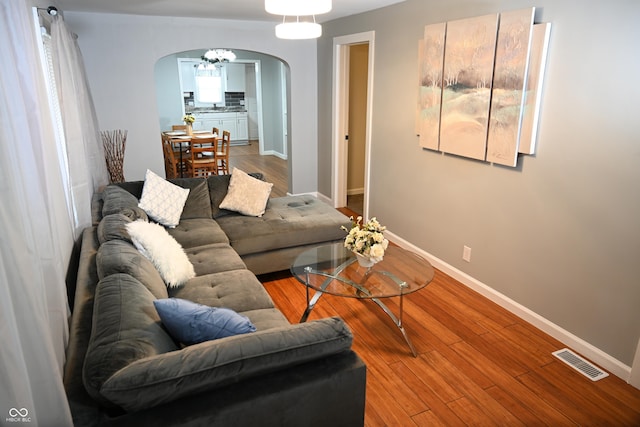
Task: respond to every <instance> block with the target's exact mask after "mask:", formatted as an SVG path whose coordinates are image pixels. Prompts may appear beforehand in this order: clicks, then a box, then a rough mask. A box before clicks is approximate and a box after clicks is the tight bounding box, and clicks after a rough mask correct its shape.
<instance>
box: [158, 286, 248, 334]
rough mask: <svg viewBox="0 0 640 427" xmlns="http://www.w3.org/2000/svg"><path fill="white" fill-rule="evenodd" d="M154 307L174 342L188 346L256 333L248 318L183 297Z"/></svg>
mask: <svg viewBox="0 0 640 427" xmlns="http://www.w3.org/2000/svg"><path fill="white" fill-rule="evenodd" d="M153 305H154V306H155V307H156V310H157V311H158V314H159V315H160V320H161V321H162V324H163V325H164V327H165V328H166V329H167V331H169V334H170V335H171V336H172V337H173V339H174V340H176V341H178V342H181V343H183V344H186V345H193V344H198V343H201V342H204V341H210V340H215V339H219V338H225V337H232V336H234V335H240V334H247V333H249V332H255V330H256V327H255V326H254V325H253V323H251V320H249V318H248V317H246V316H243V315H241V314H238V313H236V312H235V311H233V310H231V309H230V308H225V307H209V306H206V305H203V304H198V303H197V302H193V301H189V300H186V299H181V298H165V299H159V300H155V301H154V302H153Z"/></svg>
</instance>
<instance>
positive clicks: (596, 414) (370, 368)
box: [230, 143, 640, 427]
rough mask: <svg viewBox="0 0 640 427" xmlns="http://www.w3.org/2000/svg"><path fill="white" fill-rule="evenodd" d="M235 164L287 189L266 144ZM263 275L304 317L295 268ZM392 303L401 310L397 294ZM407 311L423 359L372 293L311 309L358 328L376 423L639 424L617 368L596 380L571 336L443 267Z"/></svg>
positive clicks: (635, 398) (368, 420)
mask: <svg viewBox="0 0 640 427" xmlns="http://www.w3.org/2000/svg"><path fill="white" fill-rule="evenodd" d="M230 163H231V166H232V167H233V166H237V167H238V168H240V169H242V170H245V171H247V172H252V171H260V172H263V173H264V174H265V177H266V178H267V180H268V181H269V182H273V183H274V188H273V192H272V193H273V195H274V196H275V197H277V196H280V195H284V194H286V192H287V165H286V163H287V162H286V161H285V160H282V159H279V158H277V157H275V156H259V155H258V148H257V143H253V144H252V145H250V146H238V147H232V150H231V159H230ZM339 210H340V211H342V212H343V213H345V214H346V215H347V216H350V215H355V216H357V214H356V213H355V212H353V211H351V210H349V209H348V208H342V209H339ZM260 279H261V281H262V282H263V283H264V285H265V287H266V289H267V291H268V292H269V293H270V294H271V296H272V298H273V300H274V302H275V304H276V305H277V306H278V307H279V308H280V309H281V310H282V312H283V313H284V314H285V316H287V318H288V319H289V321H291V322H293V323H296V322H298V321H299V319H300V316H301V315H302V312H303V311H304V308H305V304H306V302H305V288H304V286H303V285H302V284H300V283H299V282H298V281H297V280H296V279H294V278H293V277H291V276H290V275H289V274H288V273H286V272H284V273H278V274H273V275H265V276H261V277H260ZM385 303H387V305H388V306H389V307H390V308H391V310H392V311H394V312H395V313H397V312H398V305H397V301H396V299H391V300H386V301H385ZM404 310H405V311H404V315H405V318H404V326H405V328H406V330H407V333H408V334H409V336H410V338H411V340H412V342H413V344H414V345H415V347H416V350H417V351H418V357H417V358H414V357H413V356H412V355H411V353H410V350H409V348H408V346H407V344H406V343H405V341H404V340H403V339H402V336H401V334H400V331H398V329H397V328H396V326H395V325H394V324H393V323H392V322H391V320H390V319H389V318H388V317H387V316H386V314H384V313H383V312H382V310H380V309H379V307H377V306H375V304H373V303H372V302H371V301H366V300H355V299H348V298H339V297H333V296H331V295H324V296H323V297H322V299H321V300H320V301H319V302H318V305H317V306H316V307H315V309H314V311H313V312H312V313H311V315H310V317H309V320H313V319H318V318H323V317H328V316H340V317H342V318H343V319H344V320H345V321H346V322H347V324H348V325H349V327H350V328H351V330H352V331H353V334H354V342H353V348H354V349H355V351H356V352H357V353H358V354H359V355H360V357H361V358H362V359H363V360H364V362H365V363H366V365H367V403H366V413H365V425H366V426H367V427H378V426H432V425H433V426H465V425H466V426H498V425H499V426H545V425H546V426H577V425H579V426H640V390H638V389H636V388H634V387H632V386H630V385H628V384H626V383H625V382H624V381H622V380H621V379H619V378H617V377H615V376H613V375H610V376H609V377H607V378H604V379H601V380H599V381H597V382H593V381H591V380H589V379H588V378H586V377H584V376H583V375H581V374H580V373H578V372H576V371H574V370H573V369H572V368H570V367H568V366H566V365H565V364H564V363H563V362H561V361H559V360H557V359H556V358H555V357H554V356H553V355H552V354H551V352H553V351H555V350H559V349H561V348H565V347H566V346H565V345H564V344H562V343H560V342H559V341H557V340H555V339H554V338H552V337H550V336H548V335H547V334H545V333H543V332H542V331H540V330H538V329H536V328H535V327H533V326H532V325H530V324H528V323H527V322H525V321H523V320H522V319H520V318H518V317H517V316H515V315H513V314H511V313H510V312H508V311H506V310H504V309H503V308H501V307H499V306H498V305H497V304H495V303H493V302H492V301H490V300H488V299H486V298H484V297H483V296H481V295H479V294H477V293H476V292H474V291H472V290H470V289H469V288H467V287H466V286H464V285H463V284H461V283H459V282H458V281H456V280H454V279H452V278H451V277H449V276H447V275H445V274H444V273H442V272H440V271H438V270H436V276H435V278H434V280H433V282H432V283H430V284H429V285H428V286H427V287H426V288H425V289H423V290H421V291H419V292H416V293H413V294H411V295H408V296H407V297H405V300H404Z"/></svg>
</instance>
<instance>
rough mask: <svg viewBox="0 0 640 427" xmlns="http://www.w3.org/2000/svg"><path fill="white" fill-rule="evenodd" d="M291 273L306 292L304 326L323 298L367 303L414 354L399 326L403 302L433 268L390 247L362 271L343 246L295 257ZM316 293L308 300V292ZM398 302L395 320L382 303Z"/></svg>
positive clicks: (430, 276) (428, 277)
mask: <svg viewBox="0 0 640 427" xmlns="http://www.w3.org/2000/svg"><path fill="white" fill-rule="evenodd" d="M291 273H292V274H293V275H294V276H295V277H296V279H298V280H299V281H300V282H301V283H303V284H304V285H306V288H307V308H306V310H305V311H304V314H303V315H302V318H301V319H300V323H303V322H306V320H307V318H308V317H309V313H311V310H313V308H314V307H315V305H316V303H317V302H318V300H319V299H320V297H321V296H322V295H323V294H330V295H335V296H339V297H347V298H358V299H370V300H371V301H373V302H374V303H376V304H377V305H378V306H379V307H380V308H382V310H383V311H384V312H385V313H386V314H387V315H388V316H389V317H390V318H391V320H392V321H393V323H394V324H395V325H396V326H397V327H398V329H400V331H401V332H402V336H403V337H404V340H405V341H406V342H407V344H408V345H409V348H410V349H411V353H412V354H413V356H414V357H417V353H416V350H415V348H414V347H413V344H412V343H411V340H410V339H409V336H408V335H407V331H406V330H405V329H404V326H403V324H402V315H403V299H404V296H405V295H407V294H410V293H412V292H416V291H419V290H420V289H422V288H424V287H425V286H427V285H428V284H429V283H430V282H431V281H432V280H433V274H434V272H433V267H432V266H431V264H430V263H429V262H428V261H427V260H425V259H424V258H422V257H420V256H418V255H416V254H415V253H413V252H410V251H407V250H405V249H402V248H399V247H397V246H389V247H388V248H387V250H386V251H385V254H384V259H383V260H382V261H381V262H379V263H377V264H374V265H373V267H362V266H360V264H358V262H357V259H356V257H355V255H354V254H353V253H352V252H351V251H349V250H348V249H346V248H345V247H344V245H343V243H342V242H338V243H334V244H330V245H324V246H318V247H315V248H311V249H308V250H306V251H304V252H303V253H301V254H300V255H298V257H297V258H296V259H295V261H294V262H293V265H292V266H291ZM311 290H314V291H315V293H314V295H313V296H312V297H310V291H311ZM392 297H399V298H400V310H399V313H398V316H397V317H396V315H394V314H393V312H392V311H391V310H390V309H389V308H388V307H387V306H386V305H385V304H384V303H383V302H382V301H381V299H383V298H392Z"/></svg>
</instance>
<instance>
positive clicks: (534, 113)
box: [518, 23, 551, 154]
mask: <svg viewBox="0 0 640 427" xmlns="http://www.w3.org/2000/svg"><path fill="white" fill-rule="evenodd" d="M550 35H551V24H550V23H543V24H535V25H534V26H533V33H532V37H531V54H530V56H529V71H528V73H527V86H526V91H525V95H524V98H525V102H524V114H523V117H522V129H521V131H520V146H519V148H518V151H519V152H520V153H523V154H534V153H535V152H536V139H537V137H538V118H539V116H540V102H541V99H542V79H543V77H544V70H545V66H546V63H547V50H548V48H549V37H550Z"/></svg>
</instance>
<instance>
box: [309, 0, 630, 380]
mask: <svg viewBox="0 0 640 427" xmlns="http://www.w3.org/2000/svg"><path fill="white" fill-rule="evenodd" d="M535 5H536V6H539V13H538V17H539V21H542V22H551V23H552V31H551V44H550V52H549V58H548V68H547V75H546V81H545V87H544V96H543V103H542V117H541V127H540V132H539V139H538V147H539V148H538V152H537V154H536V155H535V156H524V157H522V158H521V159H520V160H519V167H518V168H515V169H513V168H505V167H499V166H492V165H490V164H487V163H483V162H477V161H473V160H469V159H465V158H461V157H456V156H451V155H443V154H441V153H437V152H432V151H427V150H422V149H421V148H419V146H418V139H417V137H416V135H415V132H414V118H415V109H416V102H417V68H418V59H417V46H418V40H419V39H420V38H421V37H422V33H423V29H424V26H425V25H427V24H433V23H438V22H444V21H448V20H454V19H461V18H467V17H473V16H480V15H484V14H488V13H497V12H501V11H508V10H515V9H521V8H526V7H531V6H532V4H531V3H530V2H529V1H525V0H511V1H499V0H487V1H482V2H470V1H465V0H434V1H429V2H425V1H423V0H407V1H406V2H403V3H400V4H397V5H394V6H390V7H388V8H385V9H381V10H378V11H373V12H369V13H365V14H361V15H356V16H352V17H347V18H343V19H339V20H335V21H332V22H329V23H326V24H324V25H323V33H324V35H323V37H322V38H321V39H320V41H319V43H318V66H319V73H318V81H319V87H320V88H321V89H320V90H319V107H318V108H319V121H318V124H319V126H318V128H319V141H320V143H319V151H318V157H319V160H318V168H319V191H320V193H322V194H324V195H327V196H330V195H331V141H330V135H329V134H328V132H329V130H330V129H331V90H330V87H331V75H332V74H331V73H332V43H333V37H336V36H344V35H349V34H356V33H360V32H364V31H375V49H376V51H375V61H376V63H375V67H374V93H373V117H372V121H373V129H372V135H373V137H372V147H371V150H372V162H371V187H370V191H371V193H370V210H369V215H370V216H376V217H377V218H378V219H379V220H380V221H381V222H382V223H384V224H385V225H387V226H388V228H389V230H391V231H392V232H393V233H394V234H396V235H398V236H399V237H401V238H403V239H405V240H407V241H408V242H409V243H411V244H413V245H415V246H416V247H418V248H419V249H421V250H423V251H426V252H427V253H430V254H432V255H434V256H435V257H437V258H439V259H441V260H443V261H444V262H445V263H448V264H449V265H450V266H452V267H454V268H455V269H458V270H459V271H461V272H463V273H465V274H467V275H469V276H471V278H473V279H474V280H477V281H479V282H480V283H483V284H485V285H487V286H488V287H490V288H491V289H493V290H495V291H497V292H499V293H500V294H502V295H504V296H506V297H507V298H510V299H512V300H513V301H514V302H515V303H517V304H520V305H522V306H523V307H524V308H525V309H528V310H531V311H532V312H534V313H536V314H537V315H539V316H542V318H544V319H547V320H548V321H550V322H552V323H553V324H555V325H557V326H559V327H560V328H563V329H564V330H566V331H568V332H569V333H570V334H574V335H575V336H576V337H578V338H579V339H581V340H584V342H586V343H588V344H590V345H592V346H594V347H595V348H597V349H599V350H601V351H602V352H604V353H606V354H607V355H608V356H610V357H612V358H613V359H614V364H615V363H616V362H615V361H618V362H621V363H622V364H624V365H626V368H628V367H629V366H630V365H631V364H632V363H633V359H634V353H635V351H636V346H637V343H638V339H639V338H640V119H639V117H638V111H640V110H639V109H638V100H640V86H639V85H638V84H637V82H636V77H637V76H638V75H640V55H638V40H640V26H639V25H638V23H637V19H638V17H640V3H639V2H637V1H633V0H626V1H625V0H615V1H609V2H602V1H597V0H591V1H583V2H575V1H569V0H540V1H538V2H537V3H535ZM322 88H324V90H323V89H322ZM463 245H468V246H470V247H471V248H472V260H471V263H466V262H464V261H463V260H462V248H463ZM623 368H624V367H623Z"/></svg>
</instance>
